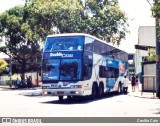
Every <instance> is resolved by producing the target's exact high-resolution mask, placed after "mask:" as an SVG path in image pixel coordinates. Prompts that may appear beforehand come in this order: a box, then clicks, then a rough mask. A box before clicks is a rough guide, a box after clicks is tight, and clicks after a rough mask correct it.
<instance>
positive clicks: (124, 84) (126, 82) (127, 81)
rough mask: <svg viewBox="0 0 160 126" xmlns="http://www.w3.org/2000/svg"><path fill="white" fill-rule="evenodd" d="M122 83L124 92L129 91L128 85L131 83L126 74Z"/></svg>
mask: <svg viewBox="0 0 160 126" xmlns="http://www.w3.org/2000/svg"><path fill="white" fill-rule="evenodd" d="M122 83H123V93H124V94H127V92H128V85H129V79H128V78H127V76H126V75H125V76H124V78H123V80H122Z"/></svg>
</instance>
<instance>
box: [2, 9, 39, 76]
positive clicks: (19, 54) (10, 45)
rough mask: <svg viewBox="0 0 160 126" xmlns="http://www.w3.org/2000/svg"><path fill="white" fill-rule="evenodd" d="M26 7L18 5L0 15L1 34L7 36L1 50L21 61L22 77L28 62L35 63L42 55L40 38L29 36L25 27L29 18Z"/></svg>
mask: <svg viewBox="0 0 160 126" xmlns="http://www.w3.org/2000/svg"><path fill="white" fill-rule="evenodd" d="M25 9H26V8H25V7H21V6H17V7H14V8H12V9H10V10H8V11H6V12H5V13H2V14H1V15H0V35H1V36H4V37H5V46H1V47H0V51H1V52H4V53H5V54H7V55H9V56H10V57H12V59H14V60H17V61H18V62H19V64H20V68H21V73H22V79H24V76H25V69H26V65H27V63H35V62H37V59H38V58H39V57H40V46H39V41H38V40H39V39H36V38H30V36H27V34H28V32H26V31H25V30H26V28H24V26H25V24H26V22H27V21H28V20H29V18H28V20H25V18H26V17H25ZM31 34H33V33H32V32H31ZM34 37H35V36H34Z"/></svg>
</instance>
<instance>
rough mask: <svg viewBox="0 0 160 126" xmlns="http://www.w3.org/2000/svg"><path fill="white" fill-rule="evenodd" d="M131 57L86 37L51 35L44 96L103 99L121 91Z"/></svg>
mask: <svg viewBox="0 0 160 126" xmlns="http://www.w3.org/2000/svg"><path fill="white" fill-rule="evenodd" d="M127 67H128V54H127V53H126V52H125V51H122V50H120V49H118V48H117V47H114V46H112V45H110V44H107V43H106V42H105V41H102V40H100V39H98V38H96V37H94V36H91V35H88V34H83V33H69V34H57V35H49V36H47V38H46V42H45V45H44V49H43V58H42V92H43V94H45V95H47V94H48V95H53V96H58V97H59V100H63V98H64V96H67V97H68V98H71V97H73V96H86V95H90V96H92V97H93V98H96V97H101V96H103V95H104V94H105V93H107V92H112V91H117V92H119V91H120V88H121V86H120V81H121V79H122V78H123V76H124V75H125V74H127Z"/></svg>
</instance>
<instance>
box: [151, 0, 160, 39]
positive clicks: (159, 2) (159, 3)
mask: <svg viewBox="0 0 160 126" xmlns="http://www.w3.org/2000/svg"><path fill="white" fill-rule="evenodd" d="M153 2H154V5H153V6H152V12H153V16H154V17H155V18H156V30H157V37H158V39H159V40H160V0H153Z"/></svg>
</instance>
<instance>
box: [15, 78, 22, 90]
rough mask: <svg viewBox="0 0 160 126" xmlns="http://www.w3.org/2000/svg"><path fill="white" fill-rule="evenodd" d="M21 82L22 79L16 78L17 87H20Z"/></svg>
mask: <svg viewBox="0 0 160 126" xmlns="http://www.w3.org/2000/svg"><path fill="white" fill-rule="evenodd" d="M20 83H21V82H20V80H19V79H18V78H17V80H16V87H17V88H20Z"/></svg>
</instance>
